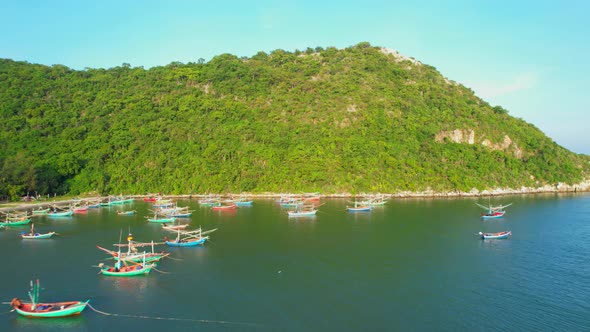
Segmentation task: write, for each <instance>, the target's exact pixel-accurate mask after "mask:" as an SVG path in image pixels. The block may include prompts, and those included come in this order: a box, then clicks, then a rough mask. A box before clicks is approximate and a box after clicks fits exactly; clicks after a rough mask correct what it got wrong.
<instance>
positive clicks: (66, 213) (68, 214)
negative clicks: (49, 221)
mask: <svg viewBox="0 0 590 332" xmlns="http://www.w3.org/2000/svg"><path fill="white" fill-rule="evenodd" d="M73 214H74V211H73V210H67V211H61V212H58V211H57V210H54V211H53V212H49V213H48V214H47V216H48V217H52V218H53V217H57V218H59V217H71V216H72V215H73Z"/></svg>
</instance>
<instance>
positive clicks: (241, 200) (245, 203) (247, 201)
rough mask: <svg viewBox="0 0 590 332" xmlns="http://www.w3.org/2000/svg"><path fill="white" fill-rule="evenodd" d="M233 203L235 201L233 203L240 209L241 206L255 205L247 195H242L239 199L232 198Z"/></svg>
mask: <svg viewBox="0 0 590 332" xmlns="http://www.w3.org/2000/svg"><path fill="white" fill-rule="evenodd" d="M231 201H233V203H234V204H235V205H236V206H238V207H239V206H252V204H253V203H254V201H253V200H252V199H250V198H248V196H246V195H245V194H241V195H239V196H238V197H237V198H233V197H232V199H231Z"/></svg>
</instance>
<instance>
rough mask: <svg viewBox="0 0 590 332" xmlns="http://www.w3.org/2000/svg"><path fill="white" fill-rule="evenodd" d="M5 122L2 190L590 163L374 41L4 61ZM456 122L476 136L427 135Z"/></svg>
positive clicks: (240, 184)
mask: <svg viewBox="0 0 590 332" xmlns="http://www.w3.org/2000/svg"><path fill="white" fill-rule="evenodd" d="M0 126H1V127H0V129H1V130H0V142H2V145H3V146H2V149H0V168H1V173H0V196H4V197H18V196H21V195H24V194H26V193H27V192H29V193H35V192H36V193H39V194H48V193H60V194H61V193H64V192H69V193H71V194H79V193H84V192H89V191H97V192H99V193H102V194H106V193H120V192H123V193H144V192H156V191H159V192H166V193H204V192H228V191H231V192H241V191H250V192H266V191H271V192H284V191H292V192H297V191H322V192H324V193H327V192H353V193H354V192H361V191H364V192H368V191H373V192H375V191H380V192H398V191H407V190H411V191H416V190H424V189H426V188H431V189H433V190H437V191H454V190H462V191H469V190H471V189H472V188H477V189H486V188H495V187H513V188H514V187H520V186H539V185H544V184H555V183H557V182H566V183H576V182H579V181H581V180H582V179H584V178H586V176H587V174H588V173H587V172H588V159H587V157H586V156H580V155H576V154H574V153H572V152H570V151H567V150H566V149H564V148H562V147H560V146H558V145H557V144H556V143H555V142H553V141H552V140H551V139H550V138H548V137H546V136H545V135H544V134H543V133H542V132H541V131H539V130H538V129H537V128H535V127H534V126H533V125H531V124H528V123H526V122H525V121H523V120H521V119H516V118H513V117H511V116H510V115H509V114H508V111H507V110H505V109H504V108H502V107H501V106H495V107H492V106H491V105H489V104H488V103H486V102H485V101H483V100H481V99H480V98H478V97H477V96H475V95H474V93H473V92H472V91H471V90H469V89H467V88H465V87H464V86H462V85H460V84H457V83H455V82H452V81H449V80H447V79H445V78H444V77H443V76H442V75H441V74H440V73H439V72H438V71H437V70H436V69H435V68H434V67H432V66H428V65H424V64H421V63H419V62H416V61H415V60H413V59H411V58H403V57H401V56H399V55H397V54H395V53H391V52H386V51H384V50H383V49H381V48H379V47H373V46H371V45H370V44H369V43H360V44H358V45H356V46H352V47H349V48H346V49H336V48H333V47H328V48H325V49H324V48H321V47H318V48H315V49H312V48H308V49H307V50H305V51H295V52H288V51H284V50H275V51H273V52H271V53H270V54H267V53H265V52H259V53H257V54H256V55H254V56H252V57H251V58H238V57H236V56H234V55H231V54H222V55H219V56H217V57H215V58H213V59H212V60H210V61H209V62H205V61H203V60H202V59H199V60H198V62H197V63H188V64H183V63H178V62H173V63H171V64H169V65H167V66H164V67H155V68H151V69H149V70H146V69H144V68H141V67H135V68H132V67H131V66H130V65H129V64H123V65H122V66H120V67H116V68H110V69H92V68H87V69H85V70H82V71H77V70H72V69H70V68H67V67H64V66H61V65H54V66H51V67H47V66H42V65H35V64H29V63H26V62H15V61H12V60H1V59H0ZM454 130H462V131H469V130H471V131H473V133H474V142H471V143H472V144H469V143H470V142H467V141H462V142H457V140H453V139H451V138H450V136H448V135H447V136H445V135H444V134H442V136H441V137H443V139H438V140H437V139H436V137H437V135H441V133H445V132H446V133H448V132H452V131H454ZM506 137H508V138H509V141H508V143H506ZM486 142H487V143H486Z"/></svg>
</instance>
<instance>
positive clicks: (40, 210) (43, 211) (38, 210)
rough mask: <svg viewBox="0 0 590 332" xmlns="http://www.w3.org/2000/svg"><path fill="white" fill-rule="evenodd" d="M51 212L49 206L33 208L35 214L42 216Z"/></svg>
mask: <svg viewBox="0 0 590 332" xmlns="http://www.w3.org/2000/svg"><path fill="white" fill-rule="evenodd" d="M48 212H49V208H45V209H37V210H33V215H36V216H40V215H45V214H47V213H48Z"/></svg>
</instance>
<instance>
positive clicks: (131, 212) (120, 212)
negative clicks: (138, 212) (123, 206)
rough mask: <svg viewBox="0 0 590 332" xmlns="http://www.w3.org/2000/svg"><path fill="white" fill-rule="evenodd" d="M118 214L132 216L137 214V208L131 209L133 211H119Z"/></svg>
mask: <svg viewBox="0 0 590 332" xmlns="http://www.w3.org/2000/svg"><path fill="white" fill-rule="evenodd" d="M117 214H118V215H120V216H132V215H134V214H135V210H131V211H119V212H117Z"/></svg>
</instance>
